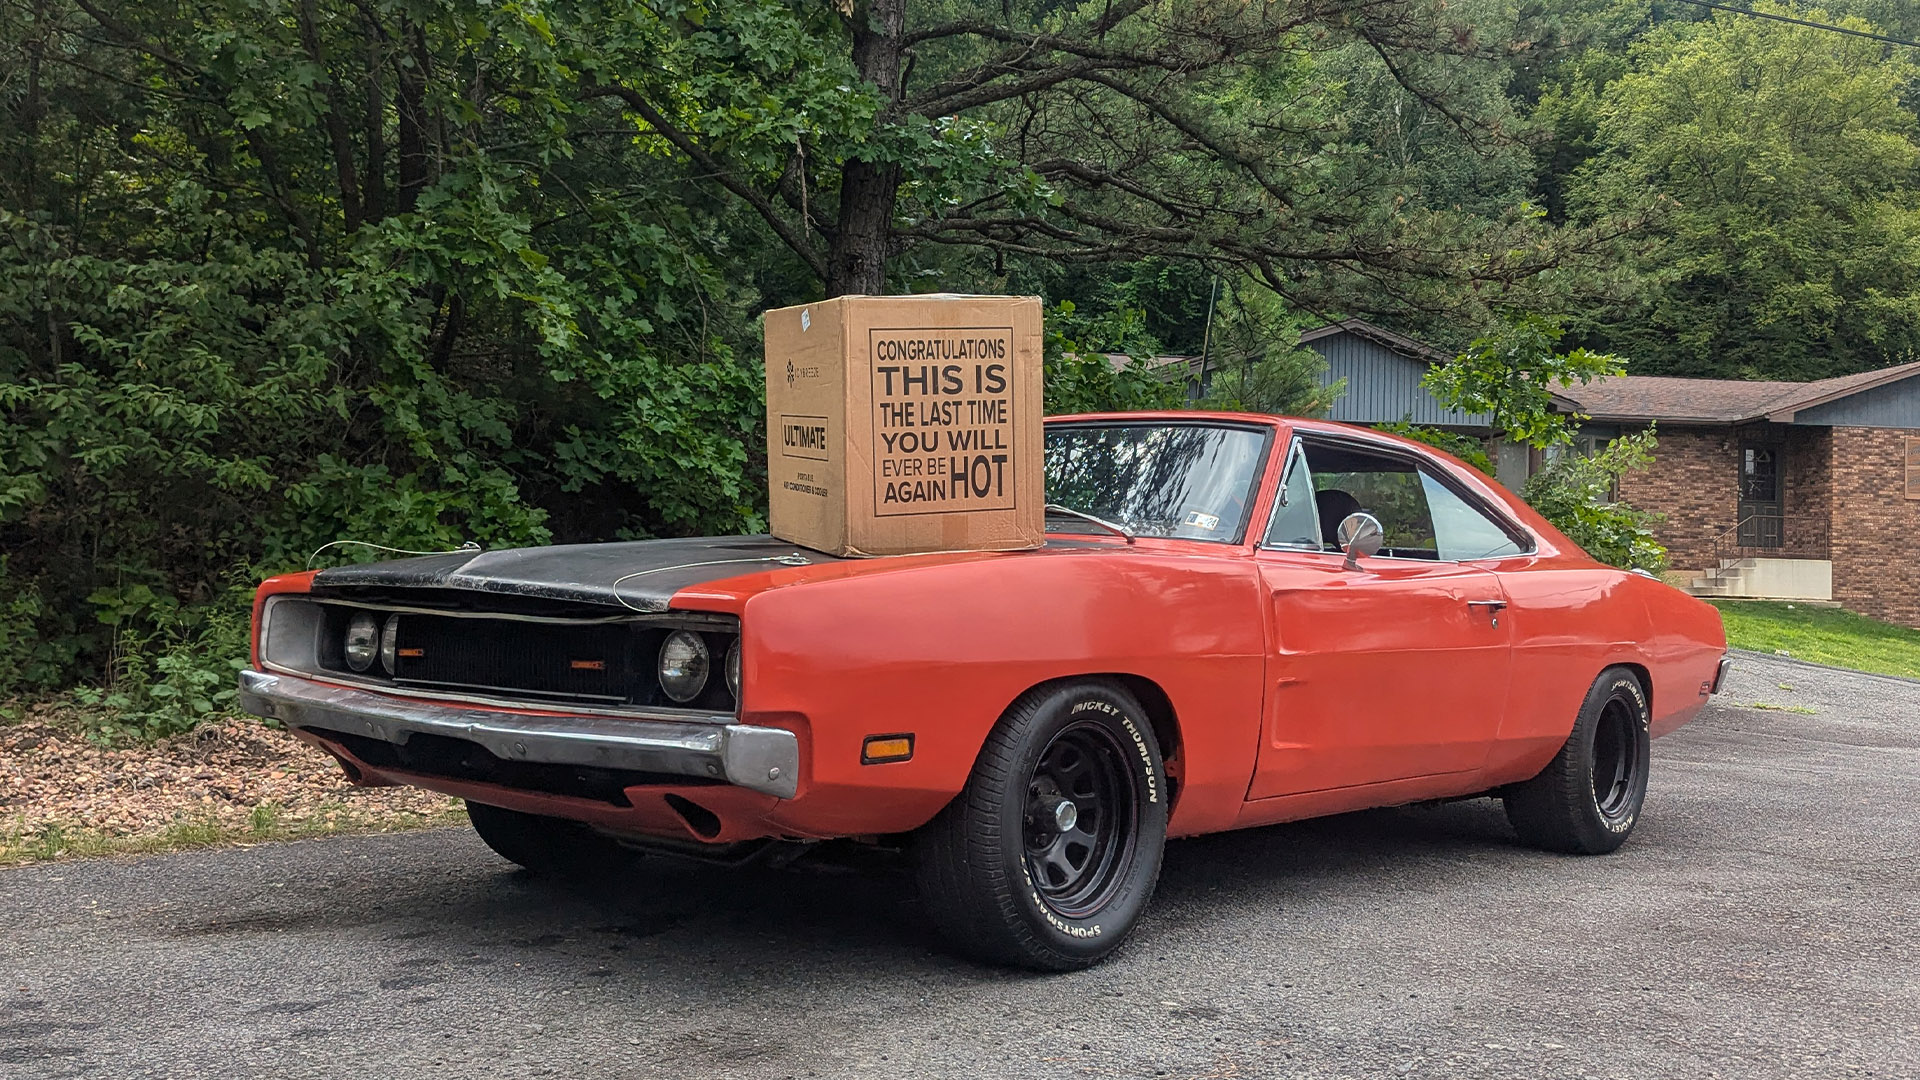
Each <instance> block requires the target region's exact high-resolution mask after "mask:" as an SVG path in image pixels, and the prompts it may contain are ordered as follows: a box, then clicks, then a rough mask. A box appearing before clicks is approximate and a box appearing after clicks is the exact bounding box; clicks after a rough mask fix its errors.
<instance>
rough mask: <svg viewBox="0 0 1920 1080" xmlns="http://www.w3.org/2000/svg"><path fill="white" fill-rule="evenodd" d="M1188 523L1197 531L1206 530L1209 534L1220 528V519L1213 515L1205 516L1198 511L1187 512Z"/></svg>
mask: <svg viewBox="0 0 1920 1080" xmlns="http://www.w3.org/2000/svg"><path fill="white" fill-rule="evenodd" d="M1186 523H1187V524H1188V525H1191V526H1193V527H1194V528H1196V529H1205V530H1207V531H1208V532H1212V531H1214V530H1215V529H1218V528H1219V527H1220V519H1219V518H1217V517H1215V516H1214V515H1212V514H1203V513H1201V512H1200V511H1198V510H1189V511H1187V522H1186Z"/></svg>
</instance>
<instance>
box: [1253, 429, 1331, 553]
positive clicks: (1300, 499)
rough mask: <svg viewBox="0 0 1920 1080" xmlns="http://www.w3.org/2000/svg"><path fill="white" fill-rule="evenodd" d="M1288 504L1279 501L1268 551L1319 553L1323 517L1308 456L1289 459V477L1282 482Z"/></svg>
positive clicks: (1276, 503) (1295, 456)
mask: <svg viewBox="0 0 1920 1080" xmlns="http://www.w3.org/2000/svg"><path fill="white" fill-rule="evenodd" d="M1281 482H1282V483H1283V484H1285V485H1286V486H1285V487H1283V488H1281V489H1280V490H1281V493H1282V494H1283V495H1284V496H1285V498H1286V500H1287V503H1286V505H1285V506H1281V505H1280V504H1279V502H1278V501H1277V500H1276V501H1275V503H1274V507H1273V521H1272V523H1271V524H1269V525H1268V526H1267V538H1266V541H1265V543H1266V545H1267V546H1268V547H1304V548H1311V549H1312V550H1314V551H1319V550H1320V517H1319V514H1318V513H1317V512H1316V509H1315V507H1314V501H1313V476H1312V474H1311V473H1309V472H1308V471H1307V456H1306V455H1305V454H1302V453H1298V452H1294V453H1290V454H1288V455H1287V474H1286V476H1284V477H1282V478H1281Z"/></svg>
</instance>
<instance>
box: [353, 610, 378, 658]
mask: <svg viewBox="0 0 1920 1080" xmlns="http://www.w3.org/2000/svg"><path fill="white" fill-rule="evenodd" d="M379 651H380V620H378V619H376V618H374V617H373V612H371V611H356V612H354V613H353V618H352V619H350V620H348V622H347V640H346V645H345V652H346V654H347V666H348V667H350V668H352V669H353V670H355V671H365V670H367V669H368V668H370V667H372V666H373V654H374V653H376V652H379Z"/></svg>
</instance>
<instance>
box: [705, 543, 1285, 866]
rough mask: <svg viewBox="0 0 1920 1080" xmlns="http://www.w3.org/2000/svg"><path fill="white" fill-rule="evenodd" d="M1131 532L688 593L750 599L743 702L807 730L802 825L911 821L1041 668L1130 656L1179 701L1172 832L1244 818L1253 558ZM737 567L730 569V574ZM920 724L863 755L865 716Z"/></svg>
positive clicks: (1065, 672) (883, 828) (871, 722)
mask: <svg viewBox="0 0 1920 1080" xmlns="http://www.w3.org/2000/svg"><path fill="white" fill-rule="evenodd" d="M1198 546H1200V545H1188V546H1187V549H1186V550H1183V551H1177V552H1176V551H1152V550H1147V549H1146V548H1144V547H1142V548H1126V547H1123V546H1120V545H1119V544H1118V543H1115V544H1112V545H1095V546H1090V547H1087V548H1082V549H1078V550H1066V551H1057V552H1056V551H1048V552H1041V553H1029V554H1017V555H1000V556H983V557H979V558H975V559H971V560H962V561H952V560H948V561H943V562H932V563H925V564H919V565H915V564H913V563H910V562H902V563H899V564H895V565H894V566H893V567H888V568H884V569H881V568H876V567H873V566H872V564H867V566H866V567H862V566H861V565H860V564H841V565H840V567H837V568H834V569H832V570H830V571H826V572H822V573H818V574H813V575H809V574H807V573H806V572H785V573H784V574H777V575H767V577H768V578H771V579H776V580H777V579H785V580H789V581H793V580H796V579H799V580H800V583H796V584H789V585H786V586H784V587H762V586H764V585H766V584H767V582H766V581H753V580H749V579H739V580H738V582H737V584H738V585H739V586H740V588H738V589H737V590H729V589H727V588H724V587H722V588H718V589H711V590H708V591H707V594H706V595H705V596H696V595H683V596H681V597H677V598H676V600H675V606H676V607H696V608H697V607H703V606H704V607H707V608H709V609H713V610H726V609H735V608H737V609H738V610H739V611H740V614H741V626H742V635H743V641H744V648H743V652H742V684H743V687H744V691H743V694H742V699H743V701H742V703H743V719H744V720H745V721H746V722H748V723H763V724H766V723H770V724H776V725H779V726H783V727H788V728H791V729H793V730H795V731H797V732H799V733H800V735H801V738H802V744H803V754H804V757H805V762H804V766H803V774H804V775H803V780H802V784H803V787H802V789H801V791H800V792H799V795H798V797H797V798H795V799H794V800H792V801H791V802H789V803H787V804H784V805H783V806H782V807H781V808H780V809H779V811H778V812H777V813H776V815H775V816H776V819H777V820H778V821H779V822H780V823H781V824H782V825H784V826H785V827H788V828H790V829H792V830H793V831H795V832H797V833H801V834H805V835H835V834H845V833H885V832H904V831H907V830H910V829H914V828H917V827H919V826H920V825H922V824H924V823H925V822H926V821H927V820H928V819H930V818H931V817H932V816H933V815H934V814H935V813H937V812H938V811H939V810H940V808H941V807H943V806H944V805H945V804H946V803H947V802H949V801H950V800H951V799H952V798H953V796H954V795H955V794H957V793H958V792H959V791H960V789H961V787H962V786H963V785H964V784H965V783H966V781H967V777H968V774H969V773H970V772H971V770H972V768H973V765H974V761H975V759H976V757H977V756H978V754H979V751H980V748H981V746H982V744H983V743H984V741H985V740H986V737H987V735H988V733H989V731H990V730H991V729H992V728H993V726H994V723H995V722H996V721H997V720H998V719H999V717H1000V716H1001V714H1002V713H1003V712H1005V710H1006V709H1007V707H1008V705H1010V704H1011V703H1012V702H1013V701H1014V700H1015V699H1016V698H1018V697H1019V696H1020V695H1021V694H1022V693H1024V692H1025V691H1026V690H1028V689H1029V688H1031V687H1033V686H1035V685H1038V684H1040V683H1043V682H1047V681H1049V680H1054V679H1062V678H1067V677H1070V676H1077V675H1093V674H1101V673H1127V674H1132V675H1137V676H1140V677H1143V678H1145V679H1148V680H1151V681H1152V682H1153V683H1154V684H1155V685H1156V686H1158V687H1159V688H1160V689H1161V690H1162V691H1163V692H1164V693H1165V694H1166V696H1167V698H1168V699H1169V700H1170V701H1171V702H1172V705H1173V708H1174V711H1175V714H1176V718H1177V722H1178V725H1179V730H1180V742H1179V745H1178V746H1177V747H1163V750H1165V751H1167V752H1169V753H1170V755H1171V758H1172V760H1171V761H1170V764H1169V773H1170V775H1172V776H1174V777H1176V778H1177V788H1176V791H1177V795H1176V799H1175V803H1174V808H1173V816H1172V820H1171V822H1170V828H1171V830H1172V831H1173V832H1174V833H1176V834H1188V833H1197V832H1207V831H1212V830H1213V829H1217V828H1224V827H1226V824H1227V823H1229V822H1231V820H1232V818H1233V815H1234V814H1235V813H1236V812H1237V811H1238V809H1239V806H1240V803H1241V801H1242V800H1243V799H1244V797H1245V794H1246V790H1247V783H1248V780H1249V777H1250V775H1251V773H1252V768H1253V759H1254V754H1255V752H1256V749H1257V745H1258V741H1259V721H1260V690H1261V681H1262V668H1263V664H1264V656H1265V643H1264V629H1263V625H1262V621H1261V608H1260V603H1259V593H1258V586H1257V579H1256V577H1255V574H1254V569H1253V565H1252V562H1251V560H1250V559H1248V558H1246V557H1244V555H1243V554H1241V553H1240V552H1239V551H1237V550H1235V551H1232V552H1228V553H1225V554H1221V555H1213V554H1195V553H1191V549H1192V548H1193V547H1198ZM723 584H724V583H723ZM905 732H911V733H912V734H913V736H914V739H915V746H914V755H913V758H912V760H910V761H907V762H901V763H894V764H884V765H862V764H861V763H860V751H861V744H862V742H863V740H864V739H865V738H866V736H869V735H878V734H891V733H905Z"/></svg>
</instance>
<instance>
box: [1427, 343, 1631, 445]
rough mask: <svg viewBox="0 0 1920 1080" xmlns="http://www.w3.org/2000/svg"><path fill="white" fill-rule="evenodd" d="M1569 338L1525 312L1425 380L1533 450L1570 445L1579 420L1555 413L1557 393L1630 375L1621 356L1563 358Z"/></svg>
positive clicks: (1579, 352) (1579, 353) (1444, 400)
mask: <svg viewBox="0 0 1920 1080" xmlns="http://www.w3.org/2000/svg"><path fill="white" fill-rule="evenodd" d="M1564 334H1565V331H1564V330H1562V329H1561V328H1560V326H1559V323H1558V322H1557V321H1556V320H1554V319H1550V318H1547V317H1546V316H1543V315H1536V314H1531V313H1523V314H1519V315H1514V316H1511V317H1509V318H1507V319H1505V320H1503V321H1502V322H1501V324H1500V325H1499V326H1498V327H1496V328H1495V329H1494V330H1493V331H1492V332H1490V333H1487V334H1483V335H1481V336H1480V337H1477V338H1475V339H1474V340H1473V343H1472V344H1471V345H1468V346H1467V350H1466V351H1465V352H1463V353H1461V354H1460V355H1459V356H1457V357H1455V358H1454V359H1453V360H1451V361H1449V362H1447V363H1445V364H1440V365H1437V366H1435V367H1433V368H1431V369H1429V370H1428V371H1427V373H1426V375H1424V376H1423V377H1422V378H1421V385H1423V386H1425V387H1426V388H1427V390H1428V391H1429V392H1431V393H1432V394H1433V396H1434V397H1435V398H1437V399H1439V401H1440V403H1441V404H1443V405H1445V406H1447V407H1448V408H1450V409H1458V410H1460V411H1461V412H1466V413H1486V414H1487V415H1488V416H1489V417H1491V419H1492V423H1493V428H1494V433H1495V434H1497V435H1501V436H1503V437H1505V438H1508V439H1511V440H1513V441H1514V442H1518V443H1525V444H1527V445H1528V446H1540V447H1545V446H1555V445H1559V444H1561V443H1567V442H1571V441H1573V432H1574V423H1575V421H1577V420H1579V419H1582V418H1581V417H1579V416H1578V415H1577V414H1574V413H1571V412H1567V411H1563V410H1561V409H1560V408H1558V407H1557V403H1556V401H1555V395H1554V392H1553V391H1554V388H1555V387H1567V386H1572V385H1573V384H1574V383H1576V382H1577V383H1581V384H1583V385H1584V384H1586V383H1589V382H1592V381H1593V380H1594V379H1597V378H1601V377H1603V376H1608V375H1619V374H1622V373H1623V372H1624V370H1625V368H1624V366H1623V365H1622V363H1621V361H1620V359H1619V357H1616V356H1611V355H1607V354H1604V353H1595V352H1589V351H1588V350H1586V349H1572V350H1570V351H1567V352H1564V353H1563V352H1558V351H1556V350H1557V346H1558V344H1559V342H1560V339H1561V337H1562V336H1564Z"/></svg>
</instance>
